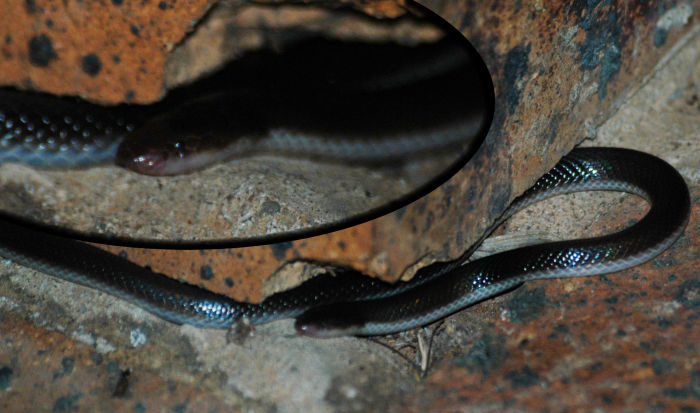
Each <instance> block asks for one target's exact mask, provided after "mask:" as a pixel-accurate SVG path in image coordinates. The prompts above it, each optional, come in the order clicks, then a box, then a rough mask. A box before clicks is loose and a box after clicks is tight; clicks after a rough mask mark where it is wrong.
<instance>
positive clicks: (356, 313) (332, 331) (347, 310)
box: [294, 303, 365, 338]
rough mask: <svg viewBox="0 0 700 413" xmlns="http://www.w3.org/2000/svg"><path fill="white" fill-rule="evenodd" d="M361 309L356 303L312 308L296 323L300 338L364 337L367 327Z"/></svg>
mask: <svg viewBox="0 0 700 413" xmlns="http://www.w3.org/2000/svg"><path fill="white" fill-rule="evenodd" d="M361 314H362V311H361V307H360V306H358V305H355V303H337V304H329V305H324V306H320V307H316V308H312V309H310V310H308V311H306V312H305V313H303V314H302V315H300V316H299V317H297V319H296V320H295V321H294V329H295V330H296V333H297V334H298V335H300V336H307V337H316V338H333V337H343V336H356V335H363V328H364V325H365V321H364V318H363V317H362V315H361Z"/></svg>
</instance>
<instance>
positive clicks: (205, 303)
mask: <svg viewBox="0 0 700 413" xmlns="http://www.w3.org/2000/svg"><path fill="white" fill-rule="evenodd" d="M587 190H612V191H624V192H631V193H634V194H637V195H640V196H642V197H644V198H645V199H646V200H647V201H648V202H649V203H650V205H651V208H650V210H649V212H648V213H647V214H646V216H644V218H643V219H641V220H640V221H639V222H637V223H636V224H634V225H632V226H631V227H629V228H627V229H625V230H623V231H620V232H618V233H614V234H611V235H605V236H601V237H596V238H590V239H580V240H571V241H562V242H554V243H546V244H541V245H534V246H528V247H523V248H518V249H515V250H511V251H506V252H502V253H499V254H496V255H492V256H489V257H485V258H482V259H479V260H475V261H472V262H469V263H465V260H466V258H467V257H466V256H465V257H460V258H458V259H456V260H454V261H450V262H444V263H436V264H433V265H430V266H428V267H426V268H423V269H422V270H420V271H419V272H418V273H417V274H416V276H415V277H414V278H413V279H412V280H411V281H409V282H403V283H398V284H395V285H392V284H388V283H384V282H381V281H378V280H375V279H372V278H369V277H366V276H363V275H362V274H358V273H356V272H354V271H352V270H349V269H337V270H336V271H335V275H334V276H332V277H331V276H317V277H315V278H312V279H311V280H309V281H307V282H305V283H304V284H302V285H300V286H298V287H296V288H293V289H291V290H288V291H284V292H280V293H277V294H275V295H272V296H270V297H269V298H267V299H266V300H265V301H263V302H262V303H260V304H250V303H241V302H236V301H234V300H231V299H229V298H227V297H224V296H220V295H217V294H214V293H211V292H209V291H206V290H203V289H200V288H197V287H195V286H191V285H187V284H183V283H180V282H178V281H176V280H173V279H171V278H168V277H166V276H163V275H161V274H156V273H154V272H152V271H150V270H149V269H146V268H143V267H140V266H138V265H136V264H133V263H131V262H129V261H128V260H126V259H123V258H121V257H118V256H115V255H112V254H109V253H107V252H105V251H103V250H101V249H99V248H96V247H93V246H90V245H88V244H84V243H81V242H79V241H75V240H71V239H66V238H62V237H58V236H54V235H50V234H46V233H43V232H41V231H37V230H34V229H29V228H26V227H23V226H20V225H18V224H15V223H13V222H9V221H6V220H2V221H0V255H1V256H3V257H6V258H9V259H11V260H13V261H15V262H17V263H19V264H22V265H25V266H28V267H31V268H34V269H36V270H39V271H42V272H44V273H47V274H50V275H53V276H55V277H58V278H62V279H65V280H68V281H72V282H76V283H79V284H83V285H86V286H88V287H91V288H96V289H99V290H102V291H105V292H107V293H110V294H113V295H115V296H117V297H120V298H123V299H125V300H127V301H130V302H132V303H135V304H137V305H139V306H141V307H143V308H144V309H146V310H148V311H150V312H152V313H153V314H156V315H158V316H160V317H162V318H164V319H166V320H168V321H171V322H175V323H185V324H192V325H196V326H201V327H210V328H226V327H228V326H230V325H232V324H233V323H235V322H237V321H238V320H241V319H243V318H246V319H248V320H249V321H250V322H251V323H252V324H260V323H265V322H269V321H272V320H276V319H281V318H290V317H295V318H296V319H297V320H296V324H295V325H296V329H297V331H298V332H299V333H300V334H306V335H313V336H336V335H379V334H388V333H392V332H397V331H402V330H406V329H411V328H414V327H418V326H421V325H425V324H428V323H431V322H433V321H436V320H438V319H440V318H443V317H445V316H447V315H449V314H451V313H453V312H455V311H458V310H460V309H462V308H464V307H466V306H468V305H471V304H473V303H476V302H478V301H481V300H483V299H486V298H488V297H491V296H494V295H496V294H499V293H501V292H504V291H506V290H509V289H511V288H513V287H514V286H517V285H519V284H521V283H523V282H525V281H528V280H533V279H539V278H563V277H574V276H585V275H593V274H603V273H608V272H613V271H619V270H622V269H625V268H629V267H632V266H635V265H638V264H640V263H642V262H644V261H647V260H649V259H651V258H652V257H654V256H656V255H658V254H659V253H661V252H662V251H664V250H665V249H666V248H668V247H669V246H670V245H671V244H672V243H673V242H674V241H675V240H676V239H677V238H678V236H679V235H680V234H681V233H682V231H683V229H684V228H685V225H686V223H687V221H688V216H689V211H690V197H689V193H688V188H687V186H686V184H685V182H684V181H683V179H682V177H681V176H680V175H679V174H678V172H677V171H676V170H675V169H674V168H673V167H671V166H670V165H669V164H667V163H666V162H664V161H663V160H661V159H659V158H656V157H654V156H652V155H648V154H645V153H642V152H637V151H633V150H627V149H617V148H579V149H575V150H573V151H572V152H571V153H570V154H569V155H567V156H565V157H564V158H563V159H562V160H561V161H560V162H559V163H558V164H557V165H556V166H555V167H554V168H553V169H552V170H551V171H550V172H548V173H547V174H545V175H544V176H543V177H542V178H540V179H539V180H538V181H537V182H536V183H535V185H534V186H533V187H532V188H531V189H530V190H528V191H527V192H526V193H524V194H523V195H522V196H520V197H519V198H517V199H516V200H515V202H514V203H513V204H512V205H511V206H510V207H509V209H508V210H507V211H506V213H505V214H504V215H503V219H505V218H506V217H507V216H509V215H511V214H512V213H514V212H515V211H517V210H519V209H521V208H523V207H525V206H527V205H529V204H531V203H533V202H536V201H538V200H541V199H543V198H546V197H549V196H552V195H555V194H560V193H566V192H574V191H587Z"/></svg>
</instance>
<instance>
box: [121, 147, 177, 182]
mask: <svg viewBox="0 0 700 413" xmlns="http://www.w3.org/2000/svg"><path fill="white" fill-rule="evenodd" d="M124 148H125V146H124V145H121V146H120V147H119V150H118V151H117V157H116V163H117V165H119V166H121V167H123V168H126V169H129V170H131V171H134V172H138V173H140V174H144V175H152V176H153V175H158V176H159V175H167V173H164V171H166V170H167V165H168V158H169V155H168V154H167V153H166V152H164V151H148V152H142V153H139V154H134V153H132V152H131V151H130V150H128V149H124Z"/></svg>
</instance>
